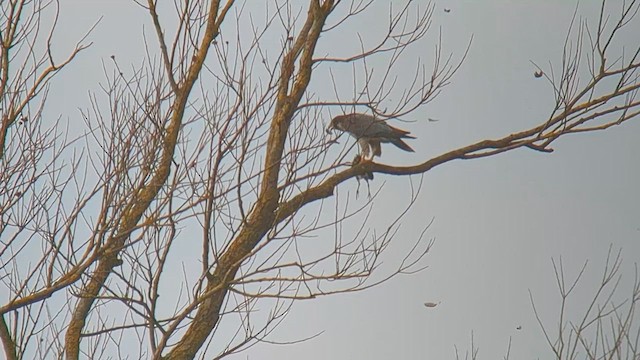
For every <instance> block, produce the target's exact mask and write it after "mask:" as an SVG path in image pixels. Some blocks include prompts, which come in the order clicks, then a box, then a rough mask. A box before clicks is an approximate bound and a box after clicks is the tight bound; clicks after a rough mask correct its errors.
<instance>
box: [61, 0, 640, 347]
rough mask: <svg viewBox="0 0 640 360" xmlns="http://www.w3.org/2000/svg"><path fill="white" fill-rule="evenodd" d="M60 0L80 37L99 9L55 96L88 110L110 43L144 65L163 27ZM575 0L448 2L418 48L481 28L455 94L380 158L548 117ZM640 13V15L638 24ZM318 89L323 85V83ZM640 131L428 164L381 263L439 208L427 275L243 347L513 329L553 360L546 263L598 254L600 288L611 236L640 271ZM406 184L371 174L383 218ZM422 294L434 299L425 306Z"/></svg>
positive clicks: (380, 11) (332, 306) (350, 343)
mask: <svg viewBox="0 0 640 360" xmlns="http://www.w3.org/2000/svg"><path fill="white" fill-rule="evenodd" d="M64 3H65V4H63V7H62V10H63V12H62V18H61V28H60V31H61V33H63V34H77V33H78V32H80V31H81V30H83V29H87V28H88V26H90V25H91V24H92V23H93V22H95V20H96V19H97V18H98V17H100V16H103V19H102V21H101V23H100V24H99V26H98V28H97V29H96V31H95V32H94V33H93V35H92V36H91V38H90V39H91V40H93V41H94V45H93V47H92V48H91V49H90V50H89V51H87V52H86V53H84V54H82V56H81V57H80V59H79V60H78V63H76V64H75V65H74V66H73V67H72V68H71V69H69V70H65V72H67V71H68V73H66V74H64V75H63V76H62V77H60V79H64V80H63V81H64V84H62V83H58V82H56V86H59V87H63V89H64V91H63V92H61V93H59V94H52V96H51V98H52V101H54V102H55V103H57V104H58V105H59V109H53V108H50V109H49V111H53V112H54V113H62V114H74V111H76V113H77V110H76V108H77V107H78V106H81V105H79V101H78V99H85V100H86V99H87V91H88V90H96V84H97V82H98V81H102V79H103V76H102V74H101V69H100V68H99V67H97V66H96V65H97V64H99V63H100V62H101V61H104V62H108V61H110V60H109V56H110V55H112V54H113V55H116V57H117V58H118V60H119V61H120V63H121V64H125V68H126V65H127V64H129V63H131V62H133V63H136V64H137V63H140V62H141V61H142V55H143V53H144V49H143V48H142V47H141V34H142V28H143V23H144V24H146V25H145V26H146V29H145V31H146V32H147V36H148V37H149V38H152V39H153V37H152V35H153V34H152V33H151V31H150V28H149V26H148V21H147V20H146V18H145V15H146V14H144V12H143V11H142V10H141V9H139V8H137V7H136V6H134V5H132V4H131V3H129V2H126V1H91V2H81V1H69V2H64ZM598 3H599V2H597V1H583V3H582V4H581V5H580V7H579V10H578V11H579V14H580V16H583V17H584V18H586V19H588V20H589V21H590V22H591V23H594V22H595V20H596V19H597V18H596V16H597V11H598V8H599V4H598ZM72 8H73V13H72V12H71V9H72ZM444 8H450V9H451V12H449V13H445V12H444V11H443V10H444ZM574 9H575V4H574V2H573V1H498V0H485V1H441V2H437V4H436V11H435V14H434V26H433V28H432V34H431V36H430V37H429V39H431V42H425V43H424V45H425V46H424V47H420V48H413V49H412V50H411V51H412V52H411V53H409V54H407V56H408V57H409V59H411V57H417V56H421V57H423V58H425V59H426V60H429V59H430V58H431V52H432V51H433V46H434V43H433V39H435V37H436V36H437V33H438V29H441V30H442V35H443V44H444V47H445V50H446V51H451V52H453V53H454V54H456V55H458V56H459V55H461V54H462V53H463V52H464V49H465V47H466V45H467V43H468V41H469V39H470V38H471V36H473V43H472V46H471V50H470V52H469V55H468V58H467V60H466V61H465V63H464V65H463V66H462V68H461V70H460V71H459V72H458V73H457V74H456V76H455V77H454V79H453V81H452V84H451V85H450V86H449V87H448V88H447V89H446V90H445V92H444V93H443V94H442V95H441V96H440V97H438V98H437V99H436V101H434V102H433V103H431V104H430V105H429V106H427V107H425V108H423V109H421V110H420V111H419V112H416V113H413V114H412V115H411V116H410V118H406V119H404V120H410V121H414V120H416V121H417V122H408V123H401V124H400V123H398V124H397V125H398V126H399V127H402V128H406V129H408V130H410V131H411V132H412V133H413V134H414V135H415V136H416V137H417V140H414V141H412V142H411V145H412V146H413V147H414V148H415V149H416V153H414V154H407V153H402V152H400V151H396V150H395V149H391V150H386V151H385V155H384V156H383V157H382V159H381V160H380V161H381V162H385V163H390V164H398V163H402V164H405V163H415V162H418V161H420V160H422V159H425V158H427V157H430V156H435V155H437V154H440V153H442V152H444V151H447V150H451V149H454V148H455V147H457V146H461V145H465V144H468V143H470V142H472V141H477V140H481V139H483V138H497V137H500V136H502V135H505V134H508V133H509V132H512V131H514V130H517V129H524V128H525V127H526V126H530V125H531V124H535V123H536V122H540V121H541V119H545V118H547V117H548V115H549V114H550V111H551V110H552V108H551V106H552V100H553V93H552V89H551V88H550V86H549V84H548V83H546V82H545V81H544V80H541V79H535V78H534V77H533V72H534V70H535V68H534V66H533V65H532V64H531V62H530V61H534V62H536V63H537V64H540V65H541V66H542V67H543V68H545V69H548V68H549V63H551V64H553V66H554V68H555V69H558V68H559V64H560V60H561V51H562V46H563V41H564V37H565V34H566V31H567V28H568V21H569V20H570V18H571V16H572V14H573V12H574ZM387 10H388V6H387V2H385V1H379V2H377V3H376V4H375V7H374V8H372V9H371V10H370V11H369V12H368V13H367V15H366V16H360V17H358V18H357V20H355V21H353V22H351V23H349V24H346V25H345V26H344V27H343V28H342V30H341V31H342V32H343V33H344V34H342V33H341V36H342V35H344V38H343V40H342V41H339V42H335V41H329V39H327V40H326V41H325V42H324V43H322V42H321V44H320V49H323V48H325V49H326V48H332V49H340V48H342V47H344V48H345V49H349V48H353V47H354V46H355V47H357V46H358V44H357V43H355V44H351V43H349V41H351V40H356V39H357V37H355V35H354V34H356V33H357V32H359V33H361V34H375V33H376V31H380V26H379V24H380V23H382V22H384V21H386V16H387V15H386V11H387ZM141 19H144V21H142V20H141ZM636 20H640V19H636ZM639 24H640V21H636V22H635V25H634V26H635V28H636V29H637V31H635V34H638V33H640V26H638V25H639ZM65 36H66V35H65ZM323 40H325V39H323ZM154 41H155V39H153V40H151V42H152V43H154ZM625 41H627V42H628V44H629V46H630V47H632V48H636V47H637V46H638V45H640V44H639V43H638V39H637V36H636V37H631V36H629V37H628V38H627V39H625ZM154 44H155V43H154ZM69 45H71V44H69ZM62 50H64V49H61V51H62ZM313 85H314V86H316V88H317V89H318V91H322V88H323V87H322V81H321V79H314V82H313ZM326 85H327V86H330V84H329V83H327V84H326ZM325 90H326V91H330V90H331V89H330V88H326V89H325ZM349 91H350V89H346V90H345V94H347V93H349ZM60 94H62V95H60ZM85 100H82V101H80V103H83V102H84V101H85ZM331 111H332V113H333V114H335V113H336V112H337V110H336V109H332V110H331ZM328 114H329V113H328V112H327V117H328V116H329V115H328ZM427 118H436V119H439V121H438V122H426V121H424V120H425V119H427ZM327 121H328V119H327ZM639 134H640V121H638V120H633V121H631V122H629V123H627V124H625V125H623V126H620V127H614V128H611V129H609V130H607V131H604V132H597V133H588V134H582V135H574V136H568V137H565V138H563V139H561V140H560V141H558V142H557V143H556V144H555V145H554V146H553V148H554V149H555V152H553V153H552V154H542V153H537V152H533V151H530V150H528V151H525V150H518V151H513V152H509V153H507V154H503V155H500V156H496V157H492V158H487V159H480V160H470V161H456V162H451V163H448V164H446V165H444V166H441V167H438V168H436V169H434V170H433V171H431V172H429V173H427V174H426V175H425V177H424V186H423V189H422V193H421V195H420V198H419V202H418V204H416V206H415V207H414V209H413V210H412V213H411V215H409V216H408V217H407V218H406V219H405V220H404V221H403V224H404V226H403V227H402V229H401V230H400V232H399V233H398V235H397V239H395V242H394V243H393V245H392V248H391V249H390V251H389V252H388V253H387V254H386V256H385V258H384V260H385V263H395V262H397V261H398V260H399V259H401V257H402V256H403V255H404V253H405V252H406V250H407V247H406V246H407V245H406V244H409V243H411V241H410V240H411V239H414V238H415V237H416V236H418V235H419V231H420V230H421V227H422V226H424V224H425V223H427V222H429V221H431V219H434V222H433V225H432V226H431V228H430V230H429V231H428V233H427V237H428V238H435V239H436V243H435V246H434V247H433V249H432V251H431V253H430V254H429V256H428V258H427V259H426V262H425V264H427V265H428V266H429V268H428V269H427V270H425V271H423V272H420V273H418V274H416V275H408V276H400V277H397V278H395V279H393V280H391V281H389V282H387V283H385V284H383V285H381V286H379V287H376V288H374V289H370V290H367V291H364V292H360V293H355V294H347V295H337V296H332V297H325V298H320V299H316V300H312V301H304V302H299V303H297V304H295V306H294V308H293V311H292V313H291V314H290V315H289V316H288V318H287V319H286V321H285V322H284V323H283V324H282V325H281V327H279V328H278V329H277V330H276V331H275V332H274V333H273V335H272V337H271V340H273V341H281V342H287V341H292V340H298V339H301V338H304V337H308V336H312V335H314V334H316V333H318V332H322V335H320V336H319V337H316V338H314V339H312V340H309V341H306V342H303V343H299V344H295V345H287V346H278V345H271V344H259V345H257V346H255V347H253V348H251V349H250V350H248V351H247V352H244V353H242V354H240V355H236V356H235V357H232V358H238V359H245V358H249V359H282V358H305V359H327V358H336V359H393V358H396V359H422V358H429V359H451V358H454V345H457V346H458V348H459V349H461V350H462V351H464V350H465V349H468V347H469V342H470V335H471V332H472V331H473V332H474V335H475V343H476V345H477V346H479V348H480V355H481V356H480V357H481V358H483V359H496V358H501V357H502V356H503V355H504V353H505V351H506V348H507V344H508V341H509V338H510V337H511V338H512V350H511V354H512V358H513V359H536V358H550V357H551V355H552V354H551V352H550V351H549V349H548V347H547V346H546V345H545V343H544V338H543V335H542V333H541V330H540V328H539V327H538V325H537V324H536V322H535V319H534V316H533V312H532V308H531V304H530V302H529V295H528V291H529V290H530V291H531V292H532V293H533V294H534V296H535V298H536V301H537V304H538V305H539V307H540V310H541V313H542V315H543V318H544V319H545V320H547V322H548V323H549V324H550V325H552V324H555V321H556V319H555V314H556V312H557V311H558V304H557V300H558V295H557V291H556V286H555V280H554V277H553V271H552V268H551V258H552V257H555V258H557V257H559V256H562V257H563V261H564V266H565V269H566V270H567V273H568V274H570V275H575V274H576V272H577V270H578V269H579V268H580V266H581V265H582V263H583V262H584V261H585V260H587V259H588V260H589V261H590V263H589V267H588V271H587V277H586V278H585V279H586V280H587V281H585V282H584V284H583V285H585V288H584V289H583V290H582V289H581V290H580V291H581V292H580V294H582V295H585V294H589V292H590V291H591V290H593V289H594V288H595V285H596V284H597V279H598V276H599V275H600V272H601V270H602V265H603V263H604V259H605V257H606V254H607V250H608V249H609V246H610V245H613V248H614V249H615V250H617V249H623V256H624V261H625V263H624V269H625V275H626V277H625V279H626V280H632V276H633V272H632V269H633V263H634V262H638V261H639V260H640V245H639V241H638V240H639V238H640V216H639V215H640V195H639V192H638V190H637V184H638V183H640V165H639V163H638V154H640V141H638V139H639V136H638V135H639ZM343 139H344V138H343ZM413 180H414V181H417V180H418V179H417V178H414V179H413ZM408 181H409V180H408V179H405V178H393V177H389V176H382V175H380V176H376V180H375V181H374V182H373V184H372V187H373V189H377V188H378V187H379V186H381V185H382V184H383V183H384V184H385V186H384V190H383V192H382V194H381V198H380V199H379V201H380V203H381V204H385V206H384V207H382V208H380V207H378V208H377V209H376V210H375V211H374V213H373V215H372V216H373V220H374V221H373V222H372V223H374V224H375V223H377V221H376V219H380V220H381V222H383V220H384V217H385V213H388V212H392V211H396V210H400V209H401V208H402V206H403V205H404V204H405V202H403V201H402V200H406V198H407V196H406V191H405V190H406V189H407V186H408V184H409V183H408ZM355 186H356V184H355V182H352V183H348V184H344V185H343V188H344V191H347V190H349V191H353V190H354V189H355ZM398 199H401V200H400V201H399V200H398ZM361 201H364V198H361ZM405 240H406V241H405ZM628 284H629V283H628V282H623V283H622V288H621V290H622V291H627V290H628ZM625 286H626V287H625ZM585 296H586V295H585ZM424 302H439V305H438V306H437V307H435V308H426V307H425V306H424V305H423V303H424ZM574 305H575V306H578V307H579V306H584V303H583V302H580V301H578V302H576V303H575V304H574ZM518 326H521V327H522V330H516V327H518Z"/></svg>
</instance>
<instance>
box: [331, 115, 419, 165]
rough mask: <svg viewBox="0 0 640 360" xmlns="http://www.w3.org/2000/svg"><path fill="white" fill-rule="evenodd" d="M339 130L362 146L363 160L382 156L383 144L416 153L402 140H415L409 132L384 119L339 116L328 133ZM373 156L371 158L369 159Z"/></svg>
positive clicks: (369, 116) (334, 119)
mask: <svg viewBox="0 0 640 360" xmlns="http://www.w3.org/2000/svg"><path fill="white" fill-rule="evenodd" d="M333 129H337V130H340V131H344V132H347V133H349V135H351V136H353V137H354V138H355V139H356V141H357V142H358V145H360V149H361V153H362V158H363V160H373V158H374V156H380V155H382V148H381V146H380V144H381V143H392V144H393V145H395V146H397V147H398V148H400V149H402V150H404V151H409V152H414V151H413V149H412V148H411V146H409V145H407V143H405V142H404V141H402V139H415V137H413V136H411V135H409V134H410V133H409V131H405V130H402V129H398V128H395V127H393V126H391V125H389V124H387V122H386V121H384V120H382V119H376V118H375V117H374V116H371V115H367V114H357V113H353V114H346V115H338V116H336V117H334V118H333V120H331V123H330V124H329V127H328V128H327V132H331V130H333ZM369 154H371V157H369Z"/></svg>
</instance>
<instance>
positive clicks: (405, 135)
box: [389, 126, 416, 139]
mask: <svg viewBox="0 0 640 360" xmlns="http://www.w3.org/2000/svg"><path fill="white" fill-rule="evenodd" d="M389 127H390V128H391V130H392V131H393V133H394V134H395V135H396V136H397V137H399V138H404V139H415V138H416V137H415V136H411V135H409V134H410V133H411V132H409V131H407V130H402V129H398V128H397V127H393V126H389Z"/></svg>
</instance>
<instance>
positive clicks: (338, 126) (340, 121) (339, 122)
mask: <svg viewBox="0 0 640 360" xmlns="http://www.w3.org/2000/svg"><path fill="white" fill-rule="evenodd" d="M346 119H347V115H338V116H336V117H334V118H333V119H332V120H331V123H329V126H327V133H329V134H330V133H331V131H332V130H340V131H345V121H346Z"/></svg>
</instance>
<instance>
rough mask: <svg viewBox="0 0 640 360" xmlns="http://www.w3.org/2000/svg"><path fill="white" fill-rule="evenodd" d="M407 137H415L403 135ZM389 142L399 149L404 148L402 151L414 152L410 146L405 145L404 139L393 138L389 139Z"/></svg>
mask: <svg viewBox="0 0 640 360" xmlns="http://www.w3.org/2000/svg"><path fill="white" fill-rule="evenodd" d="M405 137H408V138H410V139H415V138H414V137H412V136H405ZM391 143H392V144H393V145H395V146H397V147H399V148H400V149H402V150H404V151H408V152H415V151H414V150H413V149H412V148H411V146H409V145H407V143H405V142H404V141H402V139H393V140H391Z"/></svg>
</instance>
